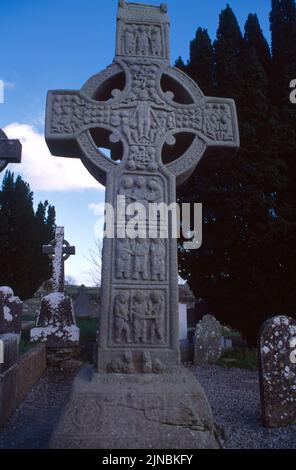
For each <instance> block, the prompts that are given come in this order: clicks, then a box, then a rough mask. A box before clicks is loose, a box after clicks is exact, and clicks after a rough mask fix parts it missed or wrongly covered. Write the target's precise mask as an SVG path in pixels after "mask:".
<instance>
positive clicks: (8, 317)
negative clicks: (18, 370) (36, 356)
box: [0, 286, 22, 374]
mask: <svg viewBox="0 0 296 470" xmlns="http://www.w3.org/2000/svg"><path fill="white" fill-rule="evenodd" d="M21 329H22V302H21V300H20V299H19V298H18V297H15V296H14V293H13V290H12V289H11V288H10V287H7V286H2V287H0V342H1V349H2V353H3V356H2V361H1V362H0V374H3V373H4V372H5V371H7V370H8V369H9V368H10V367H12V366H13V365H14V364H15V363H16V362H17V360H18V358H19V345H20V334H21Z"/></svg>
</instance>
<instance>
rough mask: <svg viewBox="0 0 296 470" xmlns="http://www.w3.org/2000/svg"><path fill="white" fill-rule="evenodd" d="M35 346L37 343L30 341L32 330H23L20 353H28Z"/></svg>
mask: <svg viewBox="0 0 296 470" xmlns="http://www.w3.org/2000/svg"><path fill="white" fill-rule="evenodd" d="M35 346H36V344H33V343H30V330H23V331H22V334H21V342H20V355H22V354H25V353H27V352H28V351H30V350H31V349H33V348H34V347H35Z"/></svg>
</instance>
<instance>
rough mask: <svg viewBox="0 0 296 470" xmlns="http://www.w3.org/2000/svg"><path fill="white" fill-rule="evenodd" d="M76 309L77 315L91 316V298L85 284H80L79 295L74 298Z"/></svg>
mask: <svg viewBox="0 0 296 470" xmlns="http://www.w3.org/2000/svg"><path fill="white" fill-rule="evenodd" d="M74 311H75V316H76V317H89V316H90V299H89V295H88V293H87V289H86V287H85V286H83V285H82V286H80V288H79V291H78V296H77V298H76V299H75V300H74Z"/></svg>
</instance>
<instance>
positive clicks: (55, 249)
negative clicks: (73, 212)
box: [42, 227, 75, 292]
mask: <svg viewBox="0 0 296 470" xmlns="http://www.w3.org/2000/svg"><path fill="white" fill-rule="evenodd" d="M42 251H43V254H44V255H49V257H50V259H52V273H53V274H52V278H53V292H64V290H65V286H64V282H65V274H64V263H65V261H66V260H67V259H68V258H69V257H70V256H71V255H75V246H70V244H69V243H68V242H67V241H66V240H64V227H57V228H56V230H55V239H54V240H53V241H52V242H51V243H50V244H49V245H44V246H43V250H42Z"/></svg>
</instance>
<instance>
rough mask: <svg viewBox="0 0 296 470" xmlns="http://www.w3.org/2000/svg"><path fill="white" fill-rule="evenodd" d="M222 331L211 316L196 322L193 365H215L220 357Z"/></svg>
mask: <svg viewBox="0 0 296 470" xmlns="http://www.w3.org/2000/svg"><path fill="white" fill-rule="evenodd" d="M221 337H222V329H221V325H220V323H219V322H218V321H217V320H216V318H215V317H214V316H212V315H205V316H204V317H203V319H202V320H201V321H200V322H198V324H197V325H196V330H195V340H194V342H195V343H194V364H216V363H217V362H218V361H219V359H220V357H221V355H222V344H221Z"/></svg>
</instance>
